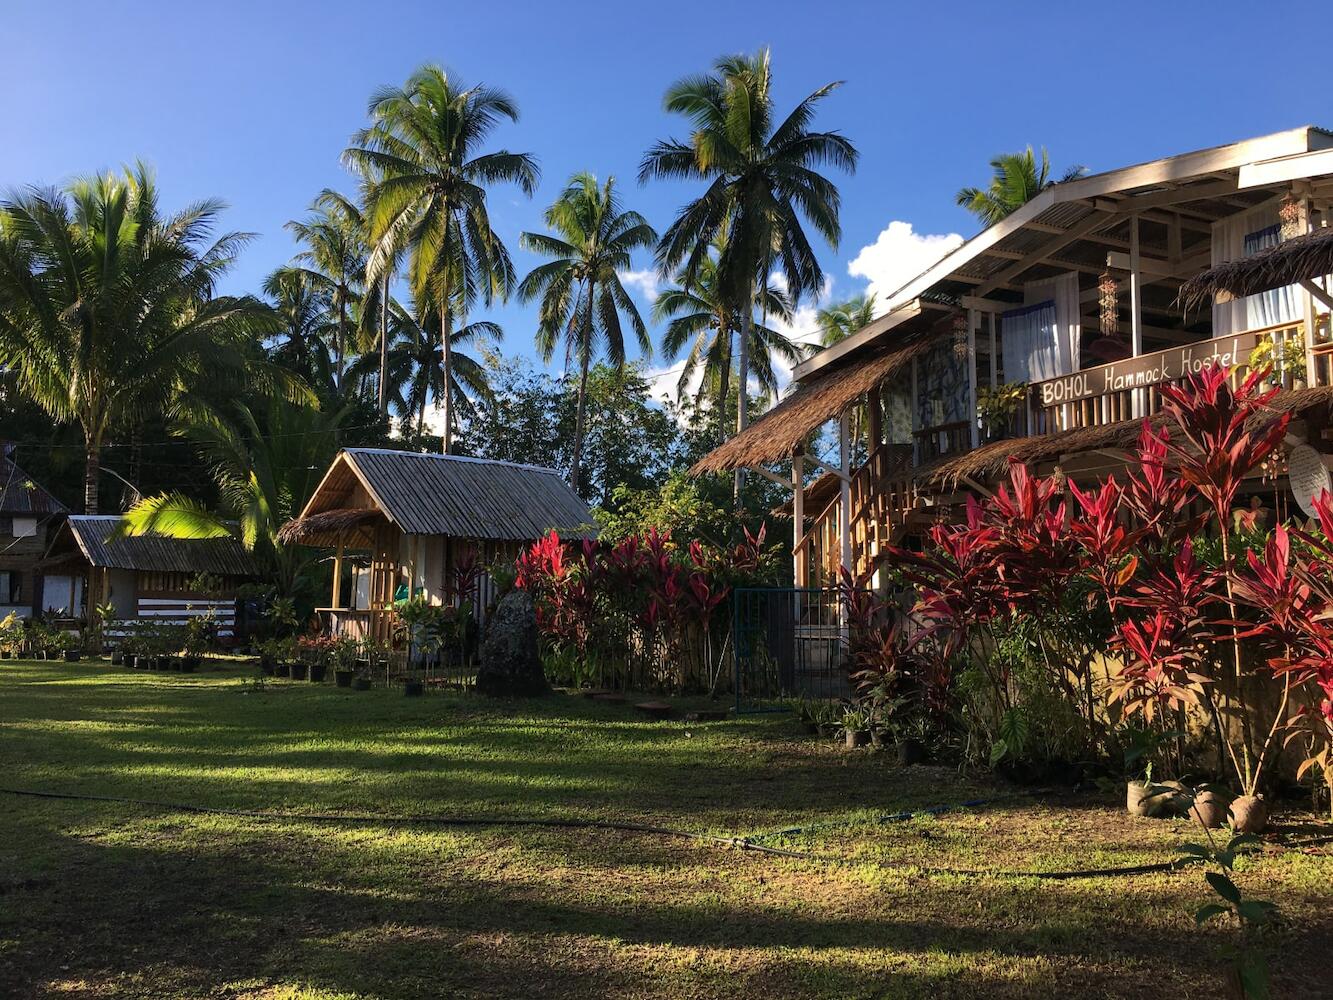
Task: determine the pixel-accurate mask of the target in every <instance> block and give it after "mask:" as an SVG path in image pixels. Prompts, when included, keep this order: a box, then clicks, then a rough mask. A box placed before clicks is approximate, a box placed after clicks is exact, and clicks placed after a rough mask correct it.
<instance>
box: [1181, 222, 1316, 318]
mask: <svg viewBox="0 0 1333 1000" xmlns="http://www.w3.org/2000/svg"><path fill="white" fill-rule="evenodd" d="M1326 274H1333V229H1318V230H1316V231H1315V232H1313V233H1307V234H1305V235H1304V236H1295V237H1293V238H1292V239H1289V240H1283V241H1282V242H1281V243H1278V244H1277V245H1276V246H1271V247H1269V248H1268V249H1266V250H1260V251H1259V252H1258V253H1256V254H1253V255H1251V256H1249V257H1244V258H1242V259H1240V260H1229V261H1226V262H1224V263H1221V264H1218V265H1217V266H1216V267H1210V268H1209V269H1208V270H1206V271H1204V272H1202V273H1201V274H1196V275H1195V276H1194V277H1193V278H1190V279H1189V281H1187V282H1185V283H1184V284H1183V285H1181V286H1180V297H1179V301H1180V303H1181V305H1182V306H1184V308H1185V309H1186V311H1188V310H1190V309H1194V308H1195V307H1197V306H1201V305H1207V304H1208V303H1209V302H1210V301H1211V300H1212V299H1213V298H1214V297H1216V299H1217V301H1219V302H1226V301H1228V300H1230V299H1233V298H1235V299H1238V298H1242V297H1244V296H1246V295H1254V294H1256V293H1257V292H1266V291H1268V290H1269V289H1273V288H1282V287H1284V286H1286V285H1295V284H1297V283H1299V282H1301V281H1309V280H1313V279H1314V278H1318V277H1322V276H1323V275H1326Z"/></svg>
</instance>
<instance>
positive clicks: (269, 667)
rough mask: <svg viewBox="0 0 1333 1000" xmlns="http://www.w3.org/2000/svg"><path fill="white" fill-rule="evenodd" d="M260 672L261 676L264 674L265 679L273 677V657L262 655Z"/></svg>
mask: <svg viewBox="0 0 1333 1000" xmlns="http://www.w3.org/2000/svg"><path fill="white" fill-rule="evenodd" d="M259 672H260V673H261V674H263V675H264V676H265V677H272V676H273V657H271V656H264V655H262V654H261V655H260V657H259Z"/></svg>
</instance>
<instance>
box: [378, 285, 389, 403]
mask: <svg viewBox="0 0 1333 1000" xmlns="http://www.w3.org/2000/svg"><path fill="white" fill-rule="evenodd" d="M388 369H389V276H388V275H387V274H386V275H385V276H384V282H383V284H382V285H381V286H380V380H379V385H378V387H377V391H378V393H379V401H378V402H379V408H380V416H387V415H388V413H389V396H388V393H387V392H386V391H385V387H384V382H385V379H386V377H387V376H388Z"/></svg>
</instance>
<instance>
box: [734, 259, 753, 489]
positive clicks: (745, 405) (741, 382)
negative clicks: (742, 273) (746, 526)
mask: <svg viewBox="0 0 1333 1000" xmlns="http://www.w3.org/2000/svg"><path fill="white" fill-rule="evenodd" d="M753 333H754V285H753V284H750V286H749V287H747V288H746V290H745V308H744V309H743V310H742V311H741V339H740V343H739V344H738V345H737V347H736V433H737V434H740V433H741V432H742V431H744V430H745V428H746V427H748V426H749V425H750V391H749V381H750V337H751V336H753ZM744 488H745V470H744V469H737V470H736V475H735V478H734V480H733V482H732V498H733V499H734V500H735V502H736V506H737V507H740V505H741V491H742V490H743V489H744Z"/></svg>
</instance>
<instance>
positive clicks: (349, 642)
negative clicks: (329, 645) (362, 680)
mask: <svg viewBox="0 0 1333 1000" xmlns="http://www.w3.org/2000/svg"><path fill="white" fill-rule="evenodd" d="M358 654H359V650H358V649H357V644H356V640H355V639H350V638H347V637H342V638H339V639H338V640H337V641H336V642H335V643H334V644H333V680H334V683H335V684H337V685H338V687H340V688H349V687H351V686H352V678H354V677H355V676H356V665H357V662H358V659H357V657H358Z"/></svg>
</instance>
